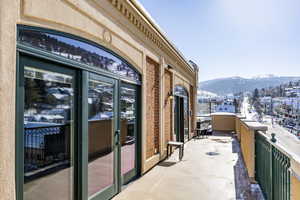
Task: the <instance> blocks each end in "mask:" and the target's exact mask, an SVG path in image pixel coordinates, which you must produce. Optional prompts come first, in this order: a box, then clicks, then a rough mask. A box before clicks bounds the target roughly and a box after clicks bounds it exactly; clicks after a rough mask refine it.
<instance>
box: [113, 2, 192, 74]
mask: <svg viewBox="0 0 300 200" xmlns="http://www.w3.org/2000/svg"><path fill="white" fill-rule="evenodd" d="M108 2H110V3H111V4H112V5H113V6H114V7H115V8H116V9H117V10H118V11H119V12H120V13H121V14H122V15H123V16H124V17H125V18H127V19H128V21H129V22H130V23H131V24H133V25H134V26H135V27H136V28H137V29H138V30H140V31H141V32H142V33H144V35H145V36H146V38H147V39H149V40H150V41H151V42H153V43H154V44H155V45H156V46H157V47H158V48H159V49H161V50H162V51H163V52H165V53H167V54H168V55H169V56H171V57H174V56H176V57H177V59H178V60H180V62H181V63H182V65H183V66H185V67H186V68H187V70H188V71H189V72H190V73H191V72H192V73H195V72H194V70H193V69H192V68H191V67H190V65H189V63H188V62H187V60H185V58H184V57H183V55H182V54H181V53H180V52H178V50H177V49H176V47H174V46H173V44H171V43H170V42H169V41H167V40H166V39H165V38H164V37H165V36H163V35H162V34H161V33H160V32H159V31H158V30H157V28H156V27H155V26H153V24H152V23H153V22H152V21H151V20H149V19H148V18H147V16H145V15H144V14H143V13H142V12H141V11H140V9H139V8H138V7H137V6H136V5H133V3H132V2H131V1H130V0H108ZM139 14H140V15H139ZM172 55H173V56H172ZM176 64H178V61H176Z"/></svg>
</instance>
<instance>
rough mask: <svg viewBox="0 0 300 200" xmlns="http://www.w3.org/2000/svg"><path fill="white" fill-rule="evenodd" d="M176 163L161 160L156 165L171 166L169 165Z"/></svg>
mask: <svg viewBox="0 0 300 200" xmlns="http://www.w3.org/2000/svg"><path fill="white" fill-rule="evenodd" d="M176 163H177V162H170V161H163V162H161V163H159V164H158V166H161V167H171V166H173V165H175V164H176Z"/></svg>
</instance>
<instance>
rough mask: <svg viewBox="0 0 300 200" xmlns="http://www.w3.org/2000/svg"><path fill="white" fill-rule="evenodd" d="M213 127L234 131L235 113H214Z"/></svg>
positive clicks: (217, 129)
mask: <svg viewBox="0 0 300 200" xmlns="http://www.w3.org/2000/svg"><path fill="white" fill-rule="evenodd" d="M212 129H213V130H214V131H234V130H235V115H226V114H225V115H222V114H220V115H212Z"/></svg>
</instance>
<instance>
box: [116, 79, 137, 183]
mask: <svg viewBox="0 0 300 200" xmlns="http://www.w3.org/2000/svg"><path fill="white" fill-rule="evenodd" d="M121 87H125V88H130V89H134V90H135V91H136V96H135V100H136V104H135V117H136V122H135V124H134V135H135V138H136V145H135V158H136V159H135V168H134V169H132V170H130V171H129V172H127V173H126V174H125V175H123V176H122V174H121V170H120V176H121V185H124V184H126V183H128V182H130V181H131V180H132V179H134V178H135V177H136V176H137V175H138V173H139V161H140V159H139V154H138V152H139V150H140V148H139V145H138V144H139V143H140V142H139V141H140V134H138V133H139V132H140V131H139V122H138V119H140V117H139V108H138V107H139V106H138V104H139V102H140V101H139V87H138V86H136V85H132V84H128V83H125V82H121V84H120V91H121ZM119 98H120V99H119V102H121V95H120V96H119ZM120 105H121V103H120ZM120 105H119V116H121V115H120V113H121V109H120ZM121 148H122V147H121V144H119V149H120V151H121ZM120 161H121V153H120ZM120 166H121V163H120ZM121 185H120V187H121Z"/></svg>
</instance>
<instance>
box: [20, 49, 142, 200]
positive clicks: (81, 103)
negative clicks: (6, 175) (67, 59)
mask: <svg viewBox="0 0 300 200" xmlns="http://www.w3.org/2000/svg"><path fill="white" fill-rule="evenodd" d="M17 58H18V59H17V63H18V64H17V89H16V103H17V107H16V133H23V129H24V127H23V123H24V122H23V120H24V119H23V115H22V114H20V113H24V66H25V64H27V65H29V66H33V67H35V66H37V68H45V69H47V70H49V71H55V72H58V73H67V74H69V73H71V72H73V76H74V78H75V79H74V80H75V81H74V83H75V84H76V87H75V88H74V90H76V91H74V92H76V93H78V95H76V97H77V96H78V98H77V100H76V104H75V110H76V112H77V113H76V118H75V120H76V121H77V122H81V123H75V124H77V127H75V130H76V132H77V134H75V136H76V137H75V138H74V143H75V146H74V149H73V151H74V154H75V155H78V156H76V158H74V159H75V160H74V164H75V173H74V178H75V179H74V192H75V194H74V199H80V200H85V199H87V197H88V193H87V189H88V188H87V184H88V180H87V175H88V174H87V172H88V171H87V170H88V169H87V166H88V156H86V155H88V81H89V77H90V76H91V74H93V75H92V76H99V77H101V78H100V79H99V80H101V81H103V82H110V83H113V84H114V105H115V106H114V113H115V116H116V120H115V124H114V127H115V130H116V132H115V133H114V136H115V137H114V140H115V141H114V142H115V147H114V158H115V159H114V164H115V168H114V175H115V184H114V185H113V186H112V187H109V188H106V189H105V190H104V191H100V192H99V193H97V194H96V195H94V196H93V197H92V198H90V199H92V200H106V199H109V198H111V197H113V196H114V195H116V194H117V193H119V192H120V191H121V189H122V185H123V184H126V183H128V182H129V181H131V180H132V179H134V178H135V177H137V176H138V175H139V174H140V169H141V166H140V161H141V152H140V151H141V137H140V134H137V133H135V134H136V136H137V143H136V145H137V147H136V149H137V150H136V168H135V169H134V170H132V171H130V172H129V173H128V174H126V175H125V176H124V177H121V163H120V160H121V159H120V156H121V152H120V151H121V150H120V142H119V141H120V134H119V133H118V130H120V113H119V110H120V108H119V107H120V103H119V102H120V96H119V95H120V94H119V92H120V87H121V86H125V87H129V88H134V89H136V91H137V93H136V94H137V96H136V98H137V99H136V100H137V104H136V112H137V113H136V117H137V119H140V115H141V111H140V108H139V107H140V98H141V97H140V87H139V86H137V85H133V84H129V83H126V82H123V81H121V80H117V79H113V78H110V77H105V76H103V75H101V74H97V73H95V72H89V71H86V70H81V69H76V68H74V67H73V68H72V66H69V65H68V64H65V65H64V64H62V63H56V62H53V61H51V60H48V59H47V60H46V59H43V58H38V57H36V56H32V55H28V54H27V53H22V52H18V53H17ZM70 67H71V68H70ZM71 74H72V73H71ZM94 74H95V75H94ZM140 124H141V122H140V120H137V122H136V127H135V131H136V132H140V130H141V125H140ZM22 135H23V134H16V190H17V194H16V196H17V200H22V199H23V183H24V172H23V170H24V150H23V146H24V141H23V138H22Z"/></svg>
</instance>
